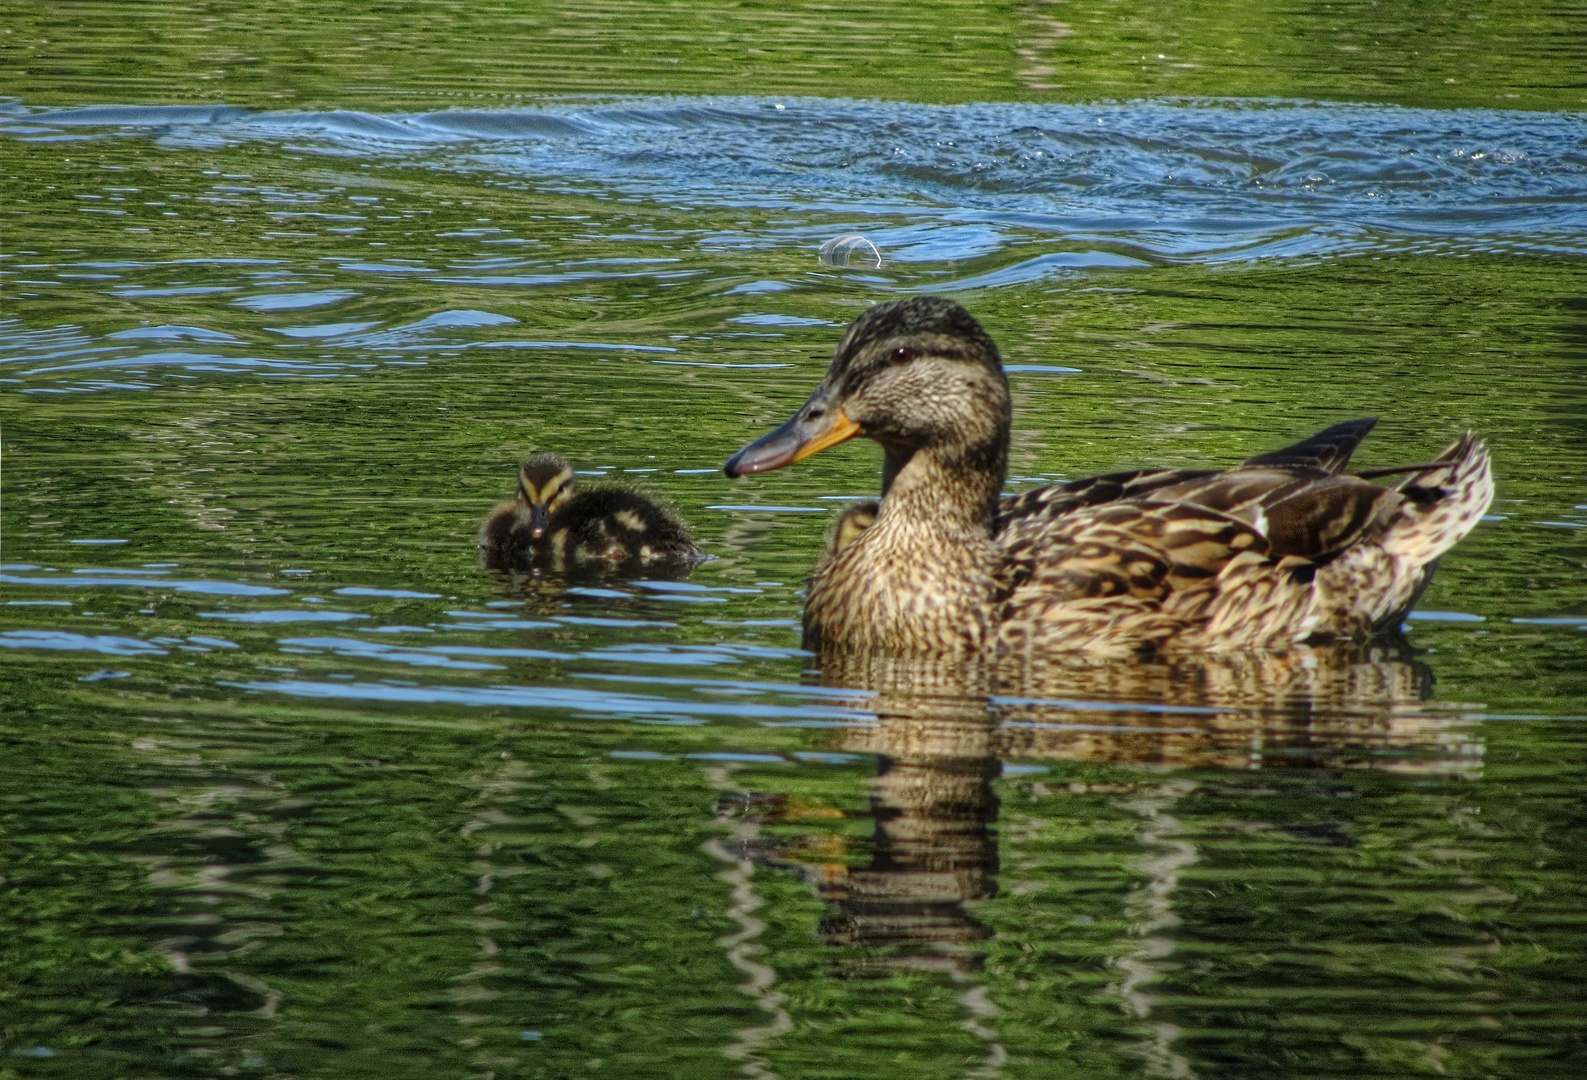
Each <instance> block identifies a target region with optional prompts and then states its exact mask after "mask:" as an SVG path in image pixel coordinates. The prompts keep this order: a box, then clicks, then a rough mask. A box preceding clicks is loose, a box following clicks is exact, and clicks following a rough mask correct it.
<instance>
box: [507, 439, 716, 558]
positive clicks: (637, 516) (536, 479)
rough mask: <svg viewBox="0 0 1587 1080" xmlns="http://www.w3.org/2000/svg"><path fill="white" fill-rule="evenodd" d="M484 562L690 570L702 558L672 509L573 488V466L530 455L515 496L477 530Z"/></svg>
mask: <svg viewBox="0 0 1587 1080" xmlns="http://www.w3.org/2000/svg"><path fill="white" fill-rule="evenodd" d="M479 546H480V550H481V551H482V553H483V555H484V559H485V565H486V566H488V567H490V568H492V569H496V570H530V569H545V570H556V571H565V570H571V569H579V568H582V569H616V568H618V567H621V566H625V565H626V566H656V565H664V564H672V565H674V566H678V565H681V566H685V567H687V566H693V565H694V564H695V563H698V562H700V561H701V560H702V559H704V558H705V554H704V553H703V552H702V551H701V550H700V549H699V548H698V547H696V546H695V545H694V542H693V541H692V540H690V539H689V530H688V528H687V527H686V526H684V524H683V523H682V522H681V521H679V520H678V518H677V516H676V515H674V514H673V512H672V511H671V510H669V509H667V508H666V507H665V506H663V505H662V504H661V503H659V502H658V501H656V500H655V499H654V498H652V497H651V496H649V495H646V494H644V493H643V492H640V491H636V490H635V489H633V488H631V487H626V486H623V485H620V484H601V485H600V486H598V487H595V488H591V489H590V490H588V491H575V490H574V487H573V467H572V466H571V465H569V464H568V463H567V462H566V461H564V460H563V459H562V458H560V457H558V456H557V455H555V454H536V455H535V456H534V457H531V458H530V459H529V460H528V461H525V462H524V463H523V467H522V468H520V469H519V470H518V494H517V496H516V497H515V498H512V499H509V500H507V501H506V502H503V503H500V504H499V505H498V506H497V507H496V508H495V509H494V510H492V511H491V512H490V516H489V517H487V518H486V519H485V523H484V524H483V525H482V526H480V530H479Z"/></svg>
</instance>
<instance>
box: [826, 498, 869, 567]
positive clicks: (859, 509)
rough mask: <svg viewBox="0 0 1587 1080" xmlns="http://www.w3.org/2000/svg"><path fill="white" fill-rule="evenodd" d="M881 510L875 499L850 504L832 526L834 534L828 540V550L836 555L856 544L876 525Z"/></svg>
mask: <svg viewBox="0 0 1587 1080" xmlns="http://www.w3.org/2000/svg"><path fill="white" fill-rule="evenodd" d="M881 510H882V504H881V503H879V502H877V501H876V500H875V499H862V500H861V501H860V502H857V503H850V504H849V506H848V507H847V508H845V509H844V511H843V513H842V514H840V515H838V520H837V523H836V524H835V525H833V526H832V533H831V535H830V536H829V537H828V538H827V550H828V551H830V552H833V553H834V554H835V553H837V552H839V551H842V550H843V549H844V548H846V547H848V546H849V545H850V544H852V543H854V541H856V540H858V539H859V538H860V535H861V534H862V533H864V532H865V530H866V529H869V528H870V527H871V526H872V525H875V524H876V515H877V514H879V513H881Z"/></svg>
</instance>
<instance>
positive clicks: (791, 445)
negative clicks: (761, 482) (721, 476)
mask: <svg viewBox="0 0 1587 1080" xmlns="http://www.w3.org/2000/svg"><path fill="white" fill-rule="evenodd" d="M833 396H834V395H833V393H832V392H831V390H829V389H828V388H827V387H825V386H823V387H821V388H820V389H819V390H817V391H816V392H815V393H814V394H811V395H810V400H809V401H807V402H805V403H804V407H803V408H801V409H800V410H799V411H798V412H796V413H794V415H793V419H791V420H789V421H788V422H787V423H786V424H784V425H783V426H782V427H780V428H778V429H777V430H776V431H773V432H772V433H771V434H769V435H763V436H761V437H760V438H759V439H756V440H755V441H754V442H752V443H750V444H749V445H748V446H746V447H744V449H742V450H740V451H739V452H738V453H736V454H734V455H733V456H732V458H731V459H729V460H728V463H727V464H726V465H724V466H723V467H722V471H723V472H725V473H727V475H728V477H729V478H731V479H734V480H737V479H738V478H739V477H741V476H745V475H747V474H749V473H760V472H770V471H771V470H772V469H780V468H782V467H783V466H784V465H792V464H793V463H794V462H796V461H803V460H804V459H805V458H807V457H809V456H810V455H811V454H815V453H819V452H821V451H822V450H825V449H826V448H827V447H829V446H836V445H837V444H838V443H840V442H846V441H848V440H849V439H852V438H854V436H856V435H858V434H859V433H860V425H858V424H856V423H855V422H854V421H853V420H850V419H849V418H848V416H846V415H845V414H844V412H843V406H841V405H838V404H836V403H834V402H833V401H831V398H832V397H833Z"/></svg>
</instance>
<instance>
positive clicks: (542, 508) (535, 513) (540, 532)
mask: <svg viewBox="0 0 1587 1080" xmlns="http://www.w3.org/2000/svg"><path fill="white" fill-rule="evenodd" d="M550 524H551V512H550V511H549V510H548V509H547V508H546V504H545V503H530V504H529V535H530V536H532V537H534V538H535V539H536V540H538V539H540V538H541V537H542V536H544V535H545V534H546V528H547V526H549V525H550Z"/></svg>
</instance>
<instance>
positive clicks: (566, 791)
mask: <svg viewBox="0 0 1587 1080" xmlns="http://www.w3.org/2000/svg"><path fill="white" fill-rule="evenodd" d="M8 16H9V22H8V25H7V27H6V29H5V32H4V37H3V40H0V55H3V56H5V57H6V63H5V64H4V65H3V66H0V91H3V92H5V93H7V94H10V95H12V96H11V98H10V99H8V100H7V101H6V102H5V103H3V104H0V165H3V177H4V181H3V183H4V205H3V206H0V213H3V214H4V217H3V219H0V224H3V233H0V249H3V250H0V255H3V256H4V258H3V260H0V453H3V458H0V469H3V472H0V558H3V564H4V566H3V570H0V736H3V740H4V741H3V753H0V1077H10V1076H16V1077H34V1076H41V1077H55V1076H59V1077H72V1078H79V1077H94V1078H99V1077H104V1078H113V1077H129V1078H130V1077H139V1078H141V1077H217V1076H244V1077H338V1078H339V1077H358V1076H368V1077H380V1078H393V1077H409V1076H414V1077H425V1078H429V1077H435V1076H447V1077H450V1076H459V1077H487V1076H491V1077H502V1078H505V1077H546V1078H553V1077H556V1078H560V1077H597V1076H609V1077H690V1078H692V1077H716V1076H720V1077H734V1076H749V1077H769V1076H777V1077H785V1078H790V1080H791V1078H803V1077H810V1078H814V1077H865V1078H867V1080H872V1078H877V1077H895V1076H896V1077H900V1078H903V1077H908V1078H916V1077H938V1076H940V1077H971V1076H975V1077H986V1076H998V1077H1046V1076H1055V1077H1057V1076H1061V1077H1066V1078H1067V1077H1104V1076H1176V1077H1264V1078H1266V1077H1275V1076H1284V1077H1290V1076H1295V1077H1345V1076H1348V1077H1404V1076H1418V1075H1437V1076H1456V1077H1472V1078H1479V1077H1481V1078H1486V1077H1574V1076H1579V1075H1581V1074H1582V1072H1583V1071H1584V1070H1587V1020H1584V1017H1587V976H1584V975H1583V972H1584V970H1587V946H1584V944H1583V941H1584V936H1583V935H1584V931H1587V888H1584V886H1587V854H1584V850H1587V846H1584V839H1587V807H1584V803H1583V791H1584V782H1587V775H1584V773H1587V765H1584V760H1587V726H1584V725H1587V389H1584V387H1587V383H1584V381H1583V380H1584V377H1587V271H1584V261H1583V259H1584V255H1587V209H1584V207H1587V119H1584V117H1583V110H1584V108H1587V85H1584V81H1587V80H1584V78H1583V74H1582V73H1583V72H1584V71H1587V46H1584V44H1583V41H1584V39H1583V37H1582V36H1581V32H1580V25H1579V24H1580V18H1579V12H1573V11H1572V10H1571V9H1569V8H1567V7H1564V6H1559V7H1557V8H1554V7H1550V6H1548V5H1543V6H1540V7H1533V8H1528V9H1527V10H1526V11H1525V12H1524V13H1523V12H1518V11H1516V10H1513V8H1512V6H1511V5H1499V4H1482V3H1471V4H1446V5H1436V6H1433V7H1426V8H1417V9H1416V10H1415V11H1409V10H1406V9H1403V8H1400V7H1393V6H1390V5H1368V4H1302V5H1299V6H1294V5H1292V6H1291V9H1288V10H1286V12H1285V13H1283V14H1278V15H1275V14H1273V13H1271V12H1268V11H1267V10H1265V9H1261V8H1258V7H1252V6H1247V5H1237V4H1192V3H1176V4H1170V5H1153V6H1147V5H1131V4H1122V3H1089V2H1079V0H1076V2H1072V3H1058V4H1030V5H997V6H992V5H969V4H943V5H938V6H936V7H934V8H932V9H930V10H928V11H925V12H921V11H918V10H915V9H914V8H913V7H910V6H905V5H886V4H860V5H851V6H849V7H847V8H844V9H843V10H842V11H838V10H836V9H832V8H829V7H822V6H816V5H805V4H784V5H779V6H775V7H762V6H756V5H660V4H654V5H653V4H623V3H607V4H594V5H585V6H583V7H581V8H577V9H574V8H569V9H567V10H561V9H556V8H553V7H551V6H548V5H530V4H499V5H496V6H495V7H490V6H480V5H468V6H464V5H449V4H435V5H425V6H424V7H423V8H422V9H421V10H419V11H417V12H411V11H406V10H404V9H401V8H395V7H394V8H391V9H389V10H388V9H386V8H383V7H380V6H378V5H377V6H372V7H367V8H363V9H352V8H342V7H333V6H331V5H326V4H318V3H285V4H275V5H251V4H249V5H221V6H205V5H198V6H192V5H185V6H179V5H171V4H147V5H138V6H137V7H136V8H133V9H128V8H126V7H125V6H124V5H108V4H74V5H69V6H59V5H45V4H20V5H17V6H16V9H15V11H14V12H8ZM853 235H860V236H864V237H865V238H866V239H867V240H868V241H870V244H871V245H874V247H875V249H876V250H877V251H878V252H879V255H880V265H878V264H877V262H878V261H877V259H876V258H875V257H868V256H870V252H871V248H870V246H867V245H859V244H855V243H851V244H847V245H838V248H839V250H848V251H850V252H851V254H852V257H851V258H849V259H848V260H847V261H846V262H845V260H844V259H842V258H834V257H831V256H830V255H829V256H828V257H827V258H823V257H822V255H821V253H820V249H821V248H822V246H823V244H827V243H828V242H829V241H834V240H836V239H837V238H840V237H844V236H853ZM831 246H832V245H829V248H830V247H831ZM921 291H935V292H941V293H945V294H947V295H951V296H953V297H954V298H956V299H958V300H960V301H961V302H963V303H964V304H966V305H967V306H968V307H970V308H971V310H972V311H973V312H974V313H975V314H976V315H977V316H978V317H979V318H980V319H981V320H982V321H983V322H984V323H985V325H986V326H987V327H988V329H989V330H990V331H991V332H992V333H993V335H994V336H995V337H996V338H997V340H998V341H999V343H1000V345H1001V346H1002V348H1003V351H1004V356H1005V360H1006V361H1007V363H1008V365H1009V367H1010V378H1011V381H1012V384H1013V388H1014V392H1015V401H1016V420H1015V450H1014V459H1013V473H1012V476H1011V479H1010V489H1011V490H1023V489H1025V488H1028V487H1031V486H1034V485H1036V484H1039V483H1042V482H1046V481H1050V480H1052V479H1059V478H1071V477H1076V476H1082V475H1086V474H1088V473H1092V472H1098V471H1104V470H1108V469H1113V468H1121V467H1128V466H1134V465H1141V464H1161V465H1194V464H1206V463H1211V464H1226V463H1233V462H1235V461H1238V460H1240V459H1241V458H1243V457H1246V456H1249V455H1251V454H1254V453H1257V452H1259V451H1261V450H1264V449H1271V448H1274V447H1277V446H1279V445H1282V444H1283V443H1284V442H1286V441H1290V440H1293V439H1295V438H1297V437H1299V436H1301V435H1304V434H1307V433H1309V432H1311V431H1314V430H1316V429H1319V428H1321V427H1323V426H1326V425H1327V424H1330V423H1333V422H1335V421H1338V420H1341V419H1346V418H1351V417H1356V416H1363V415H1375V416H1378V417H1380V418H1381V419H1380V424H1379V428H1378V430H1377V432H1376V433H1375V434H1374V435H1373V437H1372V439H1371V440H1370V441H1369V442H1368V443H1367V444H1366V446H1365V447H1364V448H1363V450H1362V452H1361V454H1360V456H1359V458H1358V460H1359V461H1360V462H1361V463H1362V464H1364V465H1366V466H1372V465H1381V464H1393V463H1399V462H1405V461H1418V460H1424V459H1425V458H1426V456H1427V455H1428V454H1429V453H1431V452H1434V451H1436V450H1438V449H1439V448H1441V447H1442V446H1444V445H1445V444H1446V443H1448V442H1449V441H1450V440H1452V439H1453V438H1454V437H1456V436H1457V435H1458V434H1459V432H1461V431H1462V430H1464V429H1468V428H1469V429H1472V430H1475V431H1477V432H1479V433H1480V434H1481V435H1482V436H1483V437H1484V438H1485V439H1487V441H1488V444H1489V446H1490V448H1491V450H1492V453H1493V457H1494V463H1495V471H1496V476H1497V481H1498V498H1497V500H1496V501H1495V503H1494V505H1493V507H1492V509H1491V512H1490V514H1489V516H1488V518H1487V519H1486V520H1485V521H1484V522H1483V523H1482V524H1481V525H1480V526H1479V528H1478V529H1477V530H1476V532H1474V533H1473V534H1472V535H1471V536H1470V537H1469V538H1467V540H1466V541H1465V542H1463V543H1462V544H1461V545H1460V546H1459V547H1458V548H1456V549H1455V551H1454V552H1452V553H1451V554H1450V555H1449V556H1448V557H1446V559H1445V560H1444V563H1443V566H1442V567H1441V569H1440V572H1439V575H1438V577H1437V579H1436V580H1435V582H1434V584H1433V586H1432V588H1431V589H1430V590H1429V592H1428V593H1427V595H1426V596H1424V597H1423V599H1422V601H1421V604H1420V607H1419V609H1418V611H1417V612H1416V614H1415V615H1414V616H1413V617H1412V618H1411V620H1410V621H1409V622H1408V623H1407V626H1406V628H1405V634H1404V637H1403V639H1396V640H1390V641H1386V642H1384V643H1382V644H1381V645H1379V646H1378V647H1376V648H1374V649H1372V650H1366V651H1363V652H1360V653H1355V654H1350V655H1333V654H1327V653H1315V654H1307V655H1305V656H1301V657H1294V658H1285V659H1273V658H1234V659H1227V660H1219V661H1210V662H1208V663H1206V664H1205V665H1199V666H1182V667H1180V668H1176V669H1167V668H1163V667H1161V666H1153V665H1119V664H1115V665H1109V666H1104V667H1101V668H1090V669H1075V670H1067V671H1059V672H1055V673H1054V674H1053V676H1052V677H1051V678H1049V679H1047V680H1046V681H1044V682H1041V683H1040V684H1039V685H1030V686H1023V687H1000V688H997V691H996V692H995V693H988V692H985V691H984V690H982V691H975V692H972V691H969V690H965V689H963V688H960V689H959V690H958V691H955V692H947V691H945V690H944V689H943V688H942V687H940V686H937V687H935V688H928V687H927V686H926V685H925V684H924V682H923V681H922V680H921V679H918V678H916V676H915V674H914V673H911V672H909V671H904V672H901V673H900V672H891V673H889V672H847V671H835V670H826V671H820V670H817V669H816V666H815V665H816V660H815V658H814V657H811V656H809V655H808V654H805V653H802V652H801V651H800V650H799V648H798V645H799V635H798V623H799V614H800V608H801V602H802V595H801V591H802V587H803V582H804V578H805V576H806V575H807V573H808V571H809V569H810V566H811V564H812V563H813V561H814V558H815V556H816V554H817V552H818V550H819V548H820V543H821V537H822V534H823V531H824V530H825V528H826V527H827V525H828V524H829V523H830V521H831V518H832V516H833V513H834V511H835V510H836V509H839V508H841V507H842V506H844V505H845V503H846V501H847V500H849V499H851V498H853V497H856V496H862V495H867V494H874V493H875V492H876V490H877V487H878V483H879V477H878V469H879V466H880V459H879V454H878V452H877V451H876V450H875V448H874V447H871V446H869V445H860V444H854V445H850V446H846V447H843V448H841V449H839V450H836V451H833V452H830V453H827V454H823V455H821V456H820V457H817V458H815V459H812V460H810V461H808V462H805V463H802V464H801V465H799V466H798V467H796V468H793V469H789V470H785V471H783V472H779V473H775V474H772V475H769V476H766V477H759V478H754V479H751V480H747V481H740V482H731V481H728V480H727V479H726V478H725V477H724V476H723V475H722V474H721V471H720V466H721V464H722V462H723V461H724V460H725V459H726V458H727V456H728V455H729V454H731V453H732V452H733V451H734V450H736V449H738V448H739V447H740V446H741V445H743V444H744V443H745V442H747V441H749V440H750V439H751V438H754V437H755V436H757V435H758V434H760V433H762V432H764V431H765V430H768V429H769V427H770V426H771V425H772V424H774V423H777V422H780V421H781V420H782V419H783V418H785V417H786V416H787V415H788V413H789V412H790V410H791V409H792V408H793V406H794V405H795V404H796V403H797V402H799V401H801V400H803V398H804V396H805V394H806V393H807V392H808V391H809V389H810V388H811V387H812V386H813V385H814V384H815V382H816V380H817V379H818V378H819V376H820V374H821V372H822V371H823V370H824V368H825V365H826V361H827V359H828V357H829V356H830V354H831V350H832V348H833V346H834V344H835V343H836V341H837V338H838V336H839V334H840V333H841V327H842V326H843V325H845V324H846V323H847V322H848V321H849V320H850V319H852V318H853V317H854V315H855V314H856V313H857V312H859V311H860V310H862V309H863V308H864V307H865V306H866V305H868V304H870V303H873V302H875V301H877V300H879V299H885V298H891V297H896V296H900V295H908V294H911V293H917V292H921ZM534 449H555V450H558V451H560V452H562V453H563V454H565V455H567V456H568V457H569V458H571V459H572V460H573V461H574V462H575V463H576V467H577V468H578V469H579V470H580V471H581V474H582V475H581V477H580V480H581V482H591V483H593V482H596V480H597V478H598V477H600V476H605V477H609V478H612V479H621V480H625V481H629V482H634V483H638V484H641V485H643V486H645V487H647V488H649V489H650V490H652V491H654V492H656V493H659V494H661V495H663V496H665V497H666V498H667V499H668V500H669V501H670V502H671V503H672V504H673V505H675V506H676V507H677V509H678V510H679V512H680V514H681V515H682V516H683V517H684V518H686V519H687V520H688V521H689V522H690V523H691V525H692V526H693V528H694V530H695V532H696V535H697V537H698V538H699V540H700V542H701V544H702V546H703V547H704V548H705V549H706V550H707V551H709V552H710V553H711V554H712V555H713V556H714V558H713V559H712V560H711V561H709V562H707V563H706V564H704V565H703V566H701V567H700V568H699V569H697V570H696V571H695V572H694V573H692V574H690V575H688V576H686V577H681V578H657V579H654V580H650V579H633V580H630V579H626V578H618V579H598V580H590V579H582V580H573V581H569V580H559V579H557V578H554V577H548V578H542V579H539V580H535V579H526V578H522V577H519V578H514V577H512V576H510V575H498V574H493V573H488V572H486V571H483V570H481V569H480V568H479V565H478V561H477V556H476V552H475V549H474V532H475V529H476V528H477V526H478V523H479V520H480V518H481V516H482V515H483V514H484V512H485V511H486V510H487V509H488V508H489V507H490V506H491V504H492V503H493V502H494V501H495V500H496V499H499V498H501V497H504V496H505V495H507V494H509V493H510V491H511V489H512V484H513V474H514V470H515V467H516V464H517V462H518V461H519V460H520V459H521V458H522V456H524V455H525V454H526V453H527V452H529V451H530V450H534Z"/></svg>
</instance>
